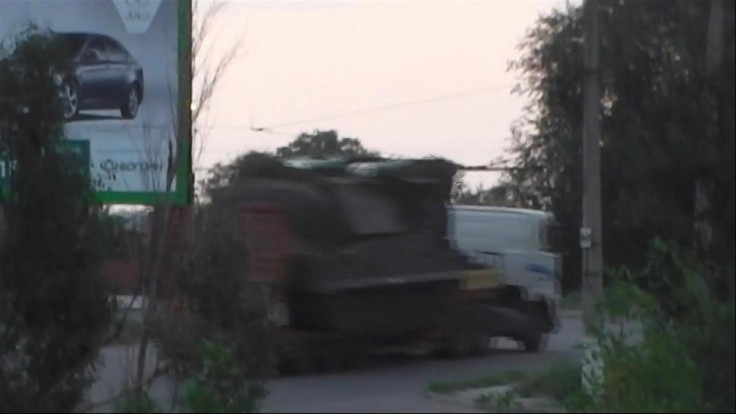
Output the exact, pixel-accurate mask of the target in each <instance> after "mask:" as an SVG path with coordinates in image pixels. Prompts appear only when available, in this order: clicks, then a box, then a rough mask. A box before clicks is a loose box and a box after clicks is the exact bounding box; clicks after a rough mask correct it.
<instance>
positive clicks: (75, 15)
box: [0, 0, 192, 204]
mask: <svg viewBox="0 0 736 414" xmlns="http://www.w3.org/2000/svg"><path fill="white" fill-rule="evenodd" d="M191 14H192V12H191V0H184V1H182V0H1V1H0V39H2V40H7V39H11V38H12V37H13V36H15V35H16V34H17V33H18V32H19V31H20V30H23V29H24V28H26V27H28V25H29V24H35V25H36V26H38V27H40V28H42V29H49V30H51V31H52V32H53V33H54V34H56V35H58V36H60V37H61V39H62V41H64V43H65V45H66V46H67V47H66V49H67V50H68V54H69V56H68V59H69V63H70V65H69V66H70V67H69V69H66V70H65V71H64V72H63V73H54V74H53V77H54V82H55V84H56V85H57V87H58V92H59V95H60V97H61V98H62V102H63V111H64V119H65V127H64V129H65V132H66V133H65V136H66V138H67V139H69V140H71V141H74V142H86V143H87V144H86V147H88V148H89V168H90V170H89V177H90V182H91V183H92V185H93V187H94V190H95V192H96V194H97V195H98V198H99V199H100V200H101V201H102V202H104V203H121V204H156V203H159V202H162V201H165V200H169V201H172V202H174V203H175V204H188V203H189V202H190V200H191V191H192V190H191V186H192V175H191V112H190V108H189V107H190V102H191V64H190V62H191V58H190V57H191V56H190V55H191V19H192V17H191ZM9 163H10V162H9V160H5V162H3V165H4V166H5V168H4V169H7V168H8V165H9ZM6 172H7V171H6ZM167 177H170V179H167ZM167 181H168V182H170V185H167ZM167 190H168V191H167Z"/></svg>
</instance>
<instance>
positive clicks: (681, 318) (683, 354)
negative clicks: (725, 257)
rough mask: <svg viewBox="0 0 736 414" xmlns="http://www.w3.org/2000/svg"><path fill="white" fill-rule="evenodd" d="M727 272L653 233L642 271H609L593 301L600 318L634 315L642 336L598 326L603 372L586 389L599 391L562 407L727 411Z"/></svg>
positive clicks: (730, 396)
mask: <svg viewBox="0 0 736 414" xmlns="http://www.w3.org/2000/svg"><path fill="white" fill-rule="evenodd" d="M724 275H727V276H724ZM733 277H734V274H733V267H731V266H726V268H725V269H724V268H720V269H719V268H717V267H714V266H704V265H702V264H700V263H699V262H698V261H697V260H695V259H693V257H692V256H690V255H688V254H687V253H685V252H681V251H679V250H678V249H676V248H675V247H673V246H672V245H669V244H666V243H663V242H660V241H656V242H654V243H653V244H652V248H651V253H650V261H649V264H648V265H647V266H646V267H645V268H644V269H643V270H642V271H641V272H638V273H631V272H628V271H625V270H622V271H618V272H615V273H614V274H613V275H612V278H611V279H612V280H613V282H612V284H611V286H609V287H608V289H607V291H606V294H605V295H604V298H603V300H602V301H601V303H600V305H599V311H600V313H601V315H603V317H604V318H603V319H604V321H605V322H606V324H605V325H604V326H607V327H609V328H610V327H611V326H615V325H616V324H620V323H624V324H626V323H628V324H631V323H640V324H641V327H642V329H641V331H642V332H641V333H642V336H641V340H640V341H638V342H637V341H631V340H630V338H628V337H626V336H625V335H622V334H621V333H620V332H617V331H616V330H615V329H598V330H597V331H596V332H595V335H596V339H597V341H596V342H597V345H598V346H599V349H600V353H599V354H598V355H597V356H596V357H597V358H600V359H602V361H603V363H604V377H603V381H602V383H601V384H600V385H599V386H598V387H597V388H598V389H596V390H594V392H593V395H598V396H600V398H598V399H596V400H593V399H591V398H589V397H587V396H585V395H582V394H577V395H573V396H571V397H569V398H568V399H567V401H566V402H567V404H568V406H569V408H571V409H574V410H576V411H577V410H580V411H591V410H597V411H609V412H610V411H613V412H623V411H643V412H723V411H727V412H733V411H734V410H735V407H734V389H735V386H734V325H735V323H736V321H735V319H734V291H733ZM729 278H730V280H731V282H730V284H729V283H727V282H726V281H727V280H728V279H729ZM724 283H725V286H726V290H725V291H724V290H723V286H724ZM716 286H717V287H720V289H716ZM645 289H646V290H645Z"/></svg>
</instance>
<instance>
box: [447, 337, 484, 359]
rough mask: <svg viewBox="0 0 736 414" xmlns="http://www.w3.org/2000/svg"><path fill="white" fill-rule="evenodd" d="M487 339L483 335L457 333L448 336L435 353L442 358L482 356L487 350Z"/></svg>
mask: <svg viewBox="0 0 736 414" xmlns="http://www.w3.org/2000/svg"><path fill="white" fill-rule="evenodd" d="M489 339H490V338H488V337H487V336H484V335H459V336H456V337H452V338H449V339H448V340H447V341H446V342H445V343H444V344H443V346H442V347H441V348H440V349H438V350H437V352H436V354H437V356H439V357H443V358H462V357H467V356H482V355H485V354H486V353H487V352H488V344H489Z"/></svg>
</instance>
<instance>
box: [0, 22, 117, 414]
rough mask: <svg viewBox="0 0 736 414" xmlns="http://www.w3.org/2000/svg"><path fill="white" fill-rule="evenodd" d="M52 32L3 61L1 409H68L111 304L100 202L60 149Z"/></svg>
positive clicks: (78, 394)
mask: <svg viewBox="0 0 736 414" xmlns="http://www.w3.org/2000/svg"><path fill="white" fill-rule="evenodd" d="M56 40H57V39H56V38H55V37H53V36H52V35H50V34H49V33H45V32H39V31H36V30H29V31H26V32H24V33H22V34H21V35H19V36H18V38H17V39H16V42H15V45H16V46H15V48H14V50H13V51H12V53H10V57H9V58H8V59H7V60H3V61H0V102H1V103H0V120H1V121H2V122H0V123H4V124H5V127H6V130H7V132H8V134H7V135H6V136H4V137H3V140H2V141H0V156H2V155H3V154H2V153H3V152H4V153H5V154H4V155H5V156H6V159H7V160H13V161H14V162H13V163H12V164H14V166H13V167H9V168H8V170H9V174H10V178H9V186H8V188H6V191H5V192H4V193H3V194H0V203H2V205H3V209H4V213H5V215H6V218H7V223H6V225H7V234H6V236H5V237H4V240H3V241H2V244H0V401H2V403H1V405H2V408H1V410H3V411H11V412H49V411H70V410H72V409H74V408H75V407H76V406H77V405H78V404H79V403H80V402H81V401H82V399H83V397H84V391H85V389H86V387H87V386H88V385H90V383H91V381H92V375H91V368H93V362H94V361H95V359H96V356H97V351H98V349H99V346H100V344H101V343H102V342H103V334H105V333H106V332H107V329H108V327H109V323H110V319H111V313H112V312H111V311H112V309H111V307H110V305H109V302H108V296H107V290H106V289H105V286H104V285H103V283H102V281H101V280H100V278H99V275H98V273H97V265H98V263H99V259H100V257H101V254H102V252H101V251H100V248H101V246H104V243H102V242H103V240H102V237H103V236H102V235H101V231H100V230H101V225H100V224H101V221H100V218H101V215H102V214H101V213H102V210H101V207H100V206H99V205H98V204H97V203H95V202H94V200H93V199H92V197H91V194H90V192H89V188H90V187H89V181H88V180H87V178H86V175H85V171H86V170H87V168H88V165H87V164H86V163H81V165H80V163H79V162H78V159H75V158H73V157H70V156H69V154H68V153H67V152H66V151H62V150H61V149H62V148H63V146H62V139H63V117H62V110H61V105H60V102H59V101H58V100H56V99H55V97H56V96H57V91H56V86H55V85H54V84H53V81H52V79H51V76H49V73H50V72H51V70H50V69H51V68H52V65H56V67H59V66H58V65H60V64H63V60H62V59H61V56H60V54H59V52H60V50H61V48H60V46H61V45H60V44H58V43H57V42H56ZM9 164H11V163H9ZM3 196H4V197H5V198H4V199H3V198H2V197H3Z"/></svg>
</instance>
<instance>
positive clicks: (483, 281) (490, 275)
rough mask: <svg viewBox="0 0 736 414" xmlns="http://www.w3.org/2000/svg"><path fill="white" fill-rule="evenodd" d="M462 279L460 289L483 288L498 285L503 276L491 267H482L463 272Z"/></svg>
mask: <svg viewBox="0 0 736 414" xmlns="http://www.w3.org/2000/svg"><path fill="white" fill-rule="evenodd" d="M460 280H461V281H462V283H461V284H460V290H482V289H490V288H493V287H496V286H498V285H499V284H500V281H501V278H500V276H499V275H498V273H496V272H495V271H493V270H491V269H482V270H469V271H467V272H463V275H462V276H461V278H460Z"/></svg>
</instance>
